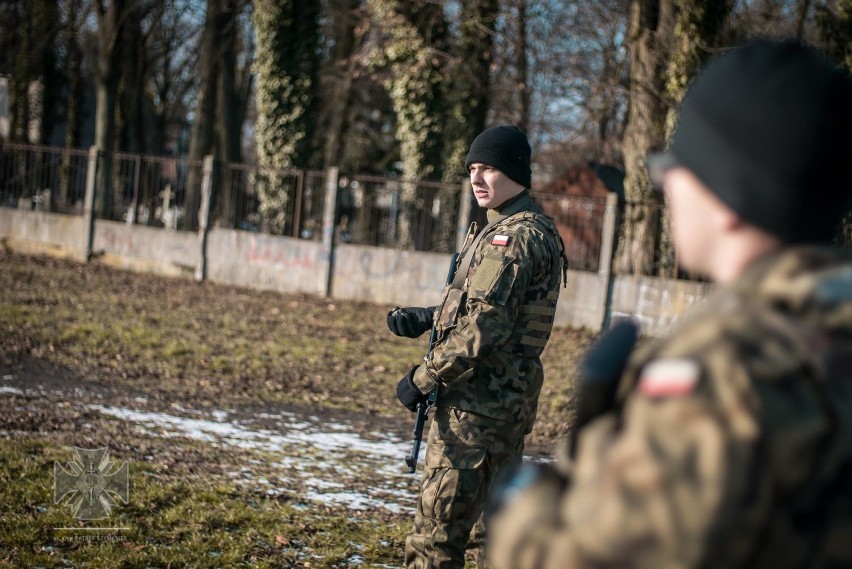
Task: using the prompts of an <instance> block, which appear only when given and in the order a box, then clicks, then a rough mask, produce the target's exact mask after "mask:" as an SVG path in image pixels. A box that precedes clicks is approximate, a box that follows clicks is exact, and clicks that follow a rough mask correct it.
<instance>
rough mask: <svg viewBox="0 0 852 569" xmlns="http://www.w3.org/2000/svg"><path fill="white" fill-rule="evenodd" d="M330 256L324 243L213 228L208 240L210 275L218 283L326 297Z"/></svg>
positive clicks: (208, 273) (208, 274)
mask: <svg viewBox="0 0 852 569" xmlns="http://www.w3.org/2000/svg"><path fill="white" fill-rule="evenodd" d="M327 267H328V253H327V252H326V251H325V248H324V247H323V245H322V244H321V243H318V242H316V241H306V240H304V239H295V238H293V237H278V236H274V235H264V234H261V233H251V232H247V231H237V230H233V229H212V230H210V234H209V236H208V241H207V276H208V278H209V279H210V280H211V281H213V282H217V283H224V284H235V285H238V286H245V287H252V288H259V289H263V290H276V291H280V292H306V293H309V294H323V292H324V290H325V288H324V287H325V284H324V283H325V275H326V274H327V273H326V271H327Z"/></svg>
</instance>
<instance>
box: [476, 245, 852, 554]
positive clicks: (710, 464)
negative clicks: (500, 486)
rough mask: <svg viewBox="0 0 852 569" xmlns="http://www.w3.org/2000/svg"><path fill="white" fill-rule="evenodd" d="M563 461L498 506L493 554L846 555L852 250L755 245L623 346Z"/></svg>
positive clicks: (850, 534)
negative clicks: (697, 297)
mask: <svg viewBox="0 0 852 569" xmlns="http://www.w3.org/2000/svg"><path fill="white" fill-rule="evenodd" d="M561 464H562V467H563V470H564V472H565V473H567V474H568V480H569V481H568V482H567V486H564V487H563V486H561V485H560V484H558V483H553V482H552V481H550V482H548V483H547V484H536V485H534V486H533V487H531V488H528V489H527V490H526V491H525V492H523V493H522V494H521V495H520V496H519V497H518V499H516V500H514V501H513V502H512V503H511V505H510V506H509V507H508V508H507V509H506V510H504V512H503V513H502V514H501V515H500V516H499V517H498V519H496V520H495V521H494V525H493V530H494V531H493V532H492V534H491V536H492V544H493V545H494V548H493V549H492V551H491V555H492V557H493V559H494V561H495V565H496V566H497V567H524V568H528V567H556V566H560V567H587V568H593V567H641V568H655V569H660V568H669V567H670V568H675V567H677V568H687V567H725V568H730V567H749V568H770V567H771V568H774V569H783V568H787V567H852V263H850V262H849V261H848V260H843V259H841V258H839V257H838V256H837V254H836V253H832V252H830V251H826V250H820V249H811V248H791V249H787V250H785V251H782V252H779V253H776V254H772V255H769V256H766V257H764V258H762V259H760V260H758V261H757V262H756V263H754V264H753V265H751V266H750V267H749V268H748V269H747V270H746V271H745V273H744V274H743V275H741V277H740V278H739V279H738V280H737V281H736V282H735V283H732V284H731V285H729V286H725V287H721V288H720V289H719V290H717V291H716V292H715V293H714V295H713V296H712V297H710V298H708V299H707V300H706V301H705V302H704V303H703V304H702V305H701V306H700V307H699V308H698V309H697V310H696V311H695V312H693V313H692V315H691V316H689V317H686V318H685V319H684V320H682V321H681V322H680V323H679V325H678V326H677V328H676V330H675V331H673V332H672V333H671V334H670V335H669V336H668V337H667V338H665V339H662V340H659V341H655V342H652V343H649V344H646V345H645V346H643V347H642V348H641V349H639V350H637V351H636V352H635V353H634V354H632V356H631V357H630V360H629V361H628V367H627V369H626V371H625V374H624V375H623V376H622V381H621V383H620V385H619V393H618V403H617V409H616V411H614V412H612V413H610V414H607V415H604V416H603V417H600V418H598V419H596V420H594V421H592V422H591V423H590V424H589V425H588V426H587V427H586V428H585V429H584V430H583V431H582V432H581V434H580V438H579V445H578V447H577V455H576V460H575V461H574V462H573V463H570V462H569V461H567V459H566V460H564V461H563V462H562V463H561ZM563 484H564V482H563Z"/></svg>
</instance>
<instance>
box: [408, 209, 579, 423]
mask: <svg viewBox="0 0 852 569" xmlns="http://www.w3.org/2000/svg"><path fill="white" fill-rule="evenodd" d="M507 209H508V211H506V210H503V211H500V212H496V211H494V210H489V212H488V214H489V216H493V215H499V214H502V215H505V216H507V217H506V219H505V220H504V221H503V222H501V223H500V224H498V225H496V226H495V227H493V228H492V229H491V230H490V231H489V233H488V234H487V235H485V236H484V238H483V239H482V240H481V241H480V242H479V245H478V247H477V250H476V252H475V253H474V256H473V262H472V263H471V267H470V269H469V271H468V273H467V277H466V279H465V281H464V287H463V288H462V289H461V290H459V289H455V288H453V287H452V286H449V285H448V286H447V287H446V288H445V290H444V293H443V295H442V298H441V302H440V303H439V304H438V309H436V311H435V318H436V321H437V322H436V324H437V330H438V340H437V342H436V344H435V346H434V347H433V349H432V351H431V353H430V355H429V358H428V360H427V361H426V365H423V366H420V367H419V368H418V369H417V372H416V373H415V374H414V378H413V380H414V383H415V385H417V387H419V388H420V390H421V391H423V392H424V393H428V392H429V391H431V390H432V389H433V388H435V387H436V386H440V392H439V393H440V396H439V398H438V401H439V405H448V406H451V407H456V408H459V409H465V410H468V411H472V412H474V413H478V414H480V415H484V416H486V417H492V418H495V419H500V420H504V421H513V422H516V423H522V424H524V425H527V426H528V427H529V428H532V423H533V421H534V420H535V410H536V406H537V402H538V395H539V392H540V391H541V385H542V381H543V379H544V371H543V368H542V365H541V360H540V358H539V356H540V355H541V352H542V351H543V350H544V346H545V345H546V344H547V340H548V339H549V338H550V332H551V330H552V328H553V320H554V317H555V315H556V302H557V300H558V298H559V287H560V282H561V278H562V270H561V269H562V243H561V239H560V238H559V234H558V232H557V230H556V227H555V226H554V225H553V222H552V220H551V219H550V218H549V217H547V216H545V215H544V214H543V213H541V209H540V208H539V207H538V205H536V204H535V202H533V201H532V198H530V197H529V195H528V194H526V193H524V194H521V196H520V199H518V200H517V201H514V202H513V203H511V204H510V205H509V206H508V207H507ZM498 236H499V237H500V239H499V240H496V238H497V237H498ZM468 242H470V239H468ZM503 243H505V244H503ZM463 253H464V250H463V251H462V254H463Z"/></svg>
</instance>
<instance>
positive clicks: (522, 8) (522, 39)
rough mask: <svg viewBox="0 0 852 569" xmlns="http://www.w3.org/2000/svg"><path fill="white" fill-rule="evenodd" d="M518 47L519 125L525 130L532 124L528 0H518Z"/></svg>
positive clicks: (516, 53)
mask: <svg viewBox="0 0 852 569" xmlns="http://www.w3.org/2000/svg"><path fill="white" fill-rule="evenodd" d="M517 40H518V48H517V50H516V51H515V57H516V61H515V66H516V67H517V73H518V76H517V79H516V80H517V83H518V97H519V98H520V100H519V101H518V103H519V105H518V121H517V126H518V128H520V129H521V130H523V131H524V132H528V131H529V125H530V88H529V77H528V73H529V72H528V66H527V57H528V55H529V54H528V53H527V51H528V50H527V0H518V38H517Z"/></svg>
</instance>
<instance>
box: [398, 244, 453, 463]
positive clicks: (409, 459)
mask: <svg viewBox="0 0 852 569" xmlns="http://www.w3.org/2000/svg"><path fill="white" fill-rule="evenodd" d="M458 260H459V256H458V253H453V257H452V259H450V270H449V272H448V273H447V282H446V284H450V283H452V282H453V278H454V277H455V275H456V266H457V264H458ZM437 309H438V310H439V309H440V307H438V308H437ZM435 320H437V318H436V319H433V320H432V332H431V333H430V334H429V351H428V352H426V356H425V357H424V358H423V359H424V360H428V359H429V354H431V353H432V348H433V346H434V345H435V341H436V340H437V338H436V336H437V334H438V331H437V330H436V326H435ZM436 401H438V388H437V387H436V388H435V389H433V390H432V391H431V392H430V393H429V398H428V399H426V400H425V401H421V402H420V403H418V404H417V417H416V418H415V419H414V446H413V447H412V449H411V454H410V455H408V456H406V457H405V464H407V465H408V473H409V474H414V472H415V471H416V470H417V457H419V456H420V443H421V442H422V441H423V427H424V426H425V425H426V415H428V414H429V409H431V408H432V407H433V406H434V405H435V402H436Z"/></svg>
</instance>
